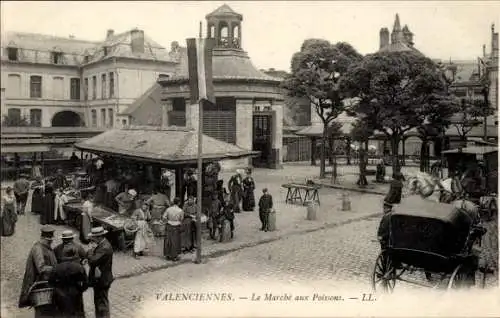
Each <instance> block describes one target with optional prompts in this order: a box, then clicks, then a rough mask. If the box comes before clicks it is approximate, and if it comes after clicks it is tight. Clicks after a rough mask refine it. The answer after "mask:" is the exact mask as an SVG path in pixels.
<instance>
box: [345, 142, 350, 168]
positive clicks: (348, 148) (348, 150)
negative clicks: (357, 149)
mask: <svg viewBox="0 0 500 318" xmlns="http://www.w3.org/2000/svg"><path fill="white" fill-rule="evenodd" d="M346 144H347V145H346V147H347V149H346V155H347V164H348V165H350V164H351V138H346Z"/></svg>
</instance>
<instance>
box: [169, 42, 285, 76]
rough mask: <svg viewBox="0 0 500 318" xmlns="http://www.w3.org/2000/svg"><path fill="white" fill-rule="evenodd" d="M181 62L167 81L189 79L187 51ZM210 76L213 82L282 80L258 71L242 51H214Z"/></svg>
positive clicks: (183, 54) (183, 53)
mask: <svg viewBox="0 0 500 318" xmlns="http://www.w3.org/2000/svg"><path fill="white" fill-rule="evenodd" d="M181 59H182V60H184V63H183V61H180V62H179V63H180V64H182V65H183V67H181V68H179V70H178V72H177V73H176V74H175V75H174V76H173V77H171V78H169V79H167V81H179V80H187V79H188V78H189V71H188V64H187V50H184V51H183V52H182V57H181ZM212 63H213V64H212V75H213V79H214V80H231V79H233V80H242V79H244V80H257V81H270V82H276V83H278V82H281V80H282V79H280V78H277V77H273V76H269V75H267V74H265V73H263V72H261V71H260V70H258V69H257V68H256V67H255V66H254V65H253V63H252V61H251V60H250V58H249V57H248V55H247V54H246V52H243V51H232V50H225V49H220V50H217V49H215V50H214V51H213V57H212Z"/></svg>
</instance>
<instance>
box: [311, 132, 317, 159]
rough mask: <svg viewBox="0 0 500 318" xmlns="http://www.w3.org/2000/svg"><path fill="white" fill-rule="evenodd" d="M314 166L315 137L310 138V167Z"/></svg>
mask: <svg viewBox="0 0 500 318" xmlns="http://www.w3.org/2000/svg"><path fill="white" fill-rule="evenodd" d="M315 165H316V137H312V138H311V166H315Z"/></svg>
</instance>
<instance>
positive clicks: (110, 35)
mask: <svg viewBox="0 0 500 318" xmlns="http://www.w3.org/2000/svg"><path fill="white" fill-rule="evenodd" d="M113 35H115V30H113V29H109V30H108V32H107V33H106V40H109V39H110V38H112V37H113Z"/></svg>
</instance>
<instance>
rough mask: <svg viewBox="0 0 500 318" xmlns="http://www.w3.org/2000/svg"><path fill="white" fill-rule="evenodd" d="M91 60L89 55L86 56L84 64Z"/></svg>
mask: <svg viewBox="0 0 500 318" xmlns="http://www.w3.org/2000/svg"><path fill="white" fill-rule="evenodd" d="M89 60H90V57H89V56H88V55H85V56H84V57H83V63H84V64H87V63H88V62H89Z"/></svg>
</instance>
